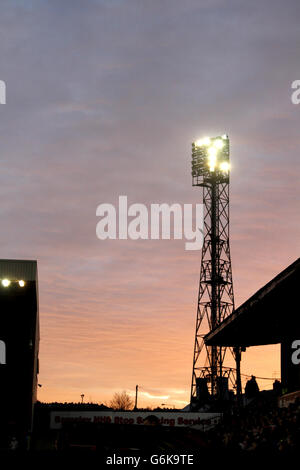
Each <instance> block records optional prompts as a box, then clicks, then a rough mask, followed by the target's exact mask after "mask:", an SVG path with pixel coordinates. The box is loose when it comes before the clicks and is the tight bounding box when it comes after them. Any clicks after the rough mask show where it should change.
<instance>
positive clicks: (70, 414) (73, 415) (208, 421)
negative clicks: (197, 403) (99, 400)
mask: <svg viewBox="0 0 300 470" xmlns="http://www.w3.org/2000/svg"><path fill="white" fill-rule="evenodd" d="M150 416H155V417H156V418H157V420H158V423H159V424H160V425H162V426H169V427H174V426H175V427H192V428H195V429H200V430H203V431H207V430H208V429H211V428H213V427H214V426H216V424H218V423H219V421H220V419H221V416H222V415H221V414H220V413H190V412H174V413H172V412H155V411H153V412H152V411H141V412H139V411H123V412H118V411H51V419H50V427H51V429H61V427H62V425H63V424H67V423H91V424H93V423H94V424H97V423H100V424H131V425H132V424H135V425H143V424H147V421H148V422H149V417H150ZM147 418H148V419H147ZM145 420H147V421H146V423H144V421H145Z"/></svg>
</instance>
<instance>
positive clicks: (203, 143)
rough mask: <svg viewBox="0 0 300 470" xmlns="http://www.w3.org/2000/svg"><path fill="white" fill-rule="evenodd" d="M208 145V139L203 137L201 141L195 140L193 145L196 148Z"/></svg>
mask: <svg viewBox="0 0 300 470" xmlns="http://www.w3.org/2000/svg"><path fill="white" fill-rule="evenodd" d="M209 144H210V138H209V137H204V138H203V139H199V140H196V142H195V145H196V147H203V146H207V145H209Z"/></svg>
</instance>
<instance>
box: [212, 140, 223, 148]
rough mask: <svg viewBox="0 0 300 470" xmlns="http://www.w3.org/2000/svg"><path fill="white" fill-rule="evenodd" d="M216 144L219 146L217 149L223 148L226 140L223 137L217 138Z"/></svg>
mask: <svg viewBox="0 0 300 470" xmlns="http://www.w3.org/2000/svg"><path fill="white" fill-rule="evenodd" d="M214 146H215V147H216V148H217V149H221V148H223V147H224V142H223V141H222V140H221V139H216V140H215V141H214Z"/></svg>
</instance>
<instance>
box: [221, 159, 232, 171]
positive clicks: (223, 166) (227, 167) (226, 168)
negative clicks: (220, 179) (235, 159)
mask: <svg viewBox="0 0 300 470" xmlns="http://www.w3.org/2000/svg"><path fill="white" fill-rule="evenodd" d="M220 170H221V171H224V172H226V173H227V172H228V171H229V170H230V163H229V162H221V163H220Z"/></svg>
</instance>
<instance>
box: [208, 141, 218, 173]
mask: <svg viewBox="0 0 300 470" xmlns="http://www.w3.org/2000/svg"><path fill="white" fill-rule="evenodd" d="M216 163H217V149H216V147H213V146H212V147H209V149H208V164H209V170H210V171H215V167H216Z"/></svg>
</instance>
